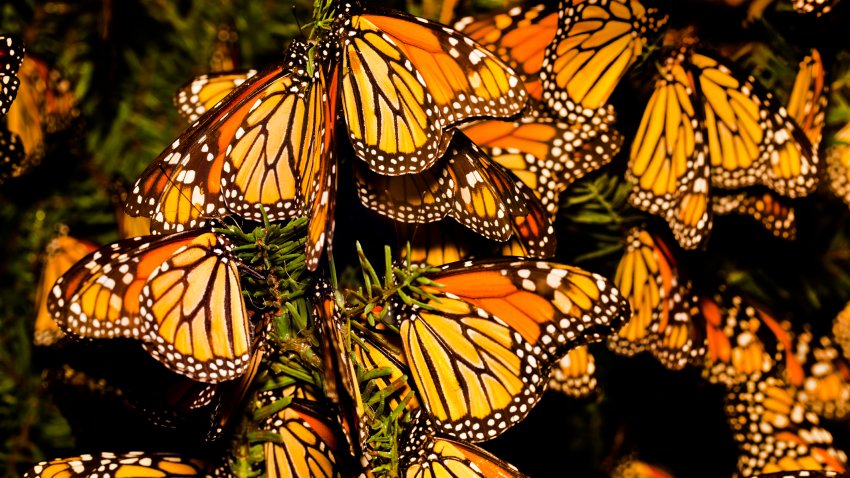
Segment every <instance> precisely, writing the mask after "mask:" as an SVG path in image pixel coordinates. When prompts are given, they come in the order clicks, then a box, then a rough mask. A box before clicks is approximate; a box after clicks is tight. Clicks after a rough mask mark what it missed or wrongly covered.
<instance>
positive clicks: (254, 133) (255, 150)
mask: <svg viewBox="0 0 850 478" xmlns="http://www.w3.org/2000/svg"><path fill="white" fill-rule="evenodd" d="M306 57H307V46H306V45H305V44H304V43H302V42H299V41H293V42H292V43H291V44H290V48H289V50H288V53H287V59H286V60H285V61H284V62H283V63H281V64H279V65H276V66H273V67H271V68H268V69H266V70H264V71H263V72H261V73H258V74H257V75H255V76H253V77H251V78H250V79H248V80H247V81H245V82H244V83H242V84H241V85H240V86H239V87H237V88H236V89H235V90H233V91H232V92H231V93H230V94H228V95H227V96H226V97H225V98H224V99H223V100H221V102H220V103H219V104H218V105H217V106H215V107H213V108H212V109H211V110H210V111H209V112H208V113H207V114H205V115H203V116H202V117H201V119H200V120H199V121H197V122H196V123H195V124H194V125H193V126H192V127H190V128H189V129H188V130H187V131H186V132H184V133H183V134H182V135H181V136H180V138H178V139H177V140H176V141H175V142H174V143H173V144H172V145H171V146H170V147H169V148H167V149H166V150H165V151H163V153H162V154H160V156H159V157H157V158H156V159H155V160H154V162H153V163H152V164H151V165H150V166H148V168H147V169H146V170H145V171H144V172H143V173H142V175H141V177H140V178H139V179H138V180H137V181H136V184H135V186H134V188H133V191H132V193H131V197H130V200H129V201H128V202H127V203H126V204H125V210H126V211H127V212H128V213H129V214H130V215H132V216H145V217H150V218H151V231H152V232H154V233H156V234H159V233H163V232H170V231H182V230H184V229H186V228H192V227H197V226H199V225H201V224H203V223H204V222H205V220H206V217H209V216H216V215H217V216H222V215H225V214H227V213H228V211H230V212H234V213H236V214H238V215H240V216H242V217H244V218H246V219H254V220H262V217H263V216H262V213H261V211H260V210H261V209H264V210H265V211H266V213H267V217H268V218H269V219H270V220H273V221H275V220H282V219H287V218H292V217H296V216H301V215H306V216H308V217H310V225H309V227H308V233H307V235H308V239H307V265H308V267H309V268H310V269H311V270H315V268H316V267H317V265H318V262H319V259H320V254H321V251H322V249H323V247H324V245H325V242H326V241H327V242H328V247H329V248H330V240H331V236H332V233H333V226H334V221H333V202H334V194H333V193H334V191H335V189H336V163H335V162H334V160H333V158H332V148H333V121H329V120H328V119H329V118H333V113H332V111H334V108H335V106H334V105H335V103H334V98H335V96H334V95H330V96H329V97H328V95H327V93H326V90H327V88H326V86H325V80H324V73H323V71H322V68H316V70H315V72H314V73H313V74H312V75H308V74H307V73H306V64H305V61H306V60H305V58H306ZM334 83H335V82H334V81H333V80H332V82H331V86H330V88H331V89H333V88H335V86H334ZM326 99H327V101H326ZM271 125H274V128H271Z"/></svg>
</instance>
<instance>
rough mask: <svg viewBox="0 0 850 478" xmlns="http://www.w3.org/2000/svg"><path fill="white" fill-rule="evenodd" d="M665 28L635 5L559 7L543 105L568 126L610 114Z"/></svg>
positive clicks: (631, 0)
mask: <svg viewBox="0 0 850 478" xmlns="http://www.w3.org/2000/svg"><path fill="white" fill-rule="evenodd" d="M665 23H666V17H662V16H660V15H658V12H657V10H656V9H652V8H646V7H645V6H644V5H642V4H641V3H640V2H638V1H635V0H601V1H586V2H575V1H561V2H560V3H559V6H558V30H557V32H556V34H555V40H554V41H553V42H552V43H551V44H550V45H549V46H548V47H547V49H546V52H545V56H544V59H543V66H542V69H541V74H540V78H541V79H542V87H543V100H544V103H545V104H546V105H547V106H548V107H549V108H550V109H552V110H553V111H555V112H556V113H557V114H558V116H560V117H562V118H568V119H570V121H583V120H586V119H587V118H588V117H593V116H598V115H599V114H603V115H605V114H608V113H607V112H606V109H605V107H606V105H607V102H608V98H609V97H610V96H611V93H613V91H614V88H616V86H617V84H618V83H619V82H620V79H621V78H622V77H623V76H624V75H625V73H626V70H627V69H628V68H629V67H630V66H631V65H632V64H633V63H634V62H635V61H637V59H638V58H639V57H640V56H641V55H642V54H643V52H644V49H645V48H646V45H647V43H648V41H649V36H650V35H651V34H653V33H655V32H657V31H658V29H659V28H660V27H661V26H663V25H664V24H665Z"/></svg>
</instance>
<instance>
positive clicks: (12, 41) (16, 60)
mask: <svg viewBox="0 0 850 478" xmlns="http://www.w3.org/2000/svg"><path fill="white" fill-rule="evenodd" d="M24 51H26V49H25V48H24V44H23V42H22V41H21V40H20V39H19V38H18V37H15V36H11V35H7V34H2V35H0V116H2V115H5V114H6V113H8V111H9V105H11V104H12V102H13V101H14V100H15V96H16V95H17V94H18V87H19V86H20V84H21V80H19V79H18V77H17V74H18V69H19V68H20V67H21V62H22V61H23V60H24Z"/></svg>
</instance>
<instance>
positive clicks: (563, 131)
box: [461, 116, 623, 217]
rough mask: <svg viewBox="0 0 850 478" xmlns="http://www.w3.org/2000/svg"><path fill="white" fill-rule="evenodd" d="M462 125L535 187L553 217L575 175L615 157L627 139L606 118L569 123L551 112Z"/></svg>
mask: <svg viewBox="0 0 850 478" xmlns="http://www.w3.org/2000/svg"><path fill="white" fill-rule="evenodd" d="M612 122H613V119H612ZM461 130H462V131H463V132H464V134H466V135H467V136H468V137H469V139H471V140H472V141H473V142H474V143H475V144H477V145H478V146H479V147H481V148H482V149H483V150H484V152H485V153H487V154H488V155H489V156H490V157H491V158H492V159H493V161H495V162H497V163H499V164H501V165H502V166H504V167H506V168H508V169H510V170H511V171H512V172H513V173H514V174H516V175H517V177H519V179H520V180H522V182H523V183H525V184H526V185H527V186H528V187H529V188H531V189H532V190H533V191H534V192H535V193H536V194H537V197H538V198H540V202H541V203H542V204H543V206H544V207H545V208H546V211H547V212H548V213H549V214H551V215H552V216H553V217H554V215H555V214H556V213H557V211H558V196H559V195H560V194H561V193H562V192H563V191H564V190H566V188H567V187H569V185H570V184H572V183H573V182H574V181H576V180H578V179H580V178H582V177H583V176H584V175H586V174H588V173H590V172H592V171H595V170H597V169H599V168H601V167H602V166H604V165H606V164H608V163H610V162H611V159H612V158H613V157H614V155H616V154H617V152H618V151H619V150H620V146H621V145H622V143H623V137H622V135H621V134H620V133H619V132H617V130H615V129H613V128H611V127H609V126H608V123H606V122H602V123H600V124H595V125H590V124H568V123H565V122H562V121H557V120H554V119H551V118H545V117H541V118H534V117H529V116H525V117H523V118H521V119H520V120H519V121H515V122H512V123H511V122H505V121H497V120H485V121H479V122H475V123H471V124H469V125H467V126H463V127H461Z"/></svg>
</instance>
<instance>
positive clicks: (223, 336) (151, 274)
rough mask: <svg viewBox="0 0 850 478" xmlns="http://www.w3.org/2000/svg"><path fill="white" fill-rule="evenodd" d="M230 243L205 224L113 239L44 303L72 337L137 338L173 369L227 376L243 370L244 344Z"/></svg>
mask: <svg viewBox="0 0 850 478" xmlns="http://www.w3.org/2000/svg"><path fill="white" fill-rule="evenodd" d="M230 247H231V246H230V244H229V242H228V241H226V240H225V239H224V238H222V237H219V236H216V235H215V234H214V233H212V232H208V231H205V230H191V231H187V232H184V233H177V234H171V235H167V236H141V237H137V238H133V239H125V240H122V241H118V242H115V243H112V244H109V245H107V246H104V247H103V248H101V249H98V250H97V251H95V252H94V253H92V254H90V255H88V256H86V257H85V258H83V259H82V260H81V261H80V262H78V263H77V264H76V265H75V266H74V267H72V268H71V269H69V270H68V272H66V273H65V274H64V275H63V276H62V277H60V278H59V279H58V280H57V281H56V283H55V285H54V286H53V289H52V291H51V294H50V297H49V299H48V302H47V308H48V310H49V311H50V313H51V314H52V316H53V318H54V320H56V322H57V323H58V324H59V325H60V327H62V329H63V330H65V331H66V332H68V333H71V334H73V335H75V336H80V337H89V338H113V337H129V338H134V339H139V340H141V341H142V342H143V346H144V347H145V349H146V350H147V351H148V352H149V353H150V354H151V355H152V356H153V357H154V358H156V359H157V360H159V361H160V362H162V363H163V364H164V365H165V366H166V367H168V368H169V369H171V370H172V371H174V372H177V373H180V374H183V375H186V376H188V377H189V378H192V379H195V380H199V381H203V382H219V381H222V380H229V379H232V378H234V377H236V376H238V375H241V374H242V373H244V372H245V370H246V368H247V367H248V364H249V358H250V349H251V342H250V340H251V337H250V336H251V331H250V329H249V323H248V318H247V313H246V310H245V303H244V300H243V299H242V291H241V286H240V282H239V272H238V270H237V267H236V264H235V263H234V262H233V261H232V260H230V259H229V256H228V252H227V251H228V250H229V248H230Z"/></svg>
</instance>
